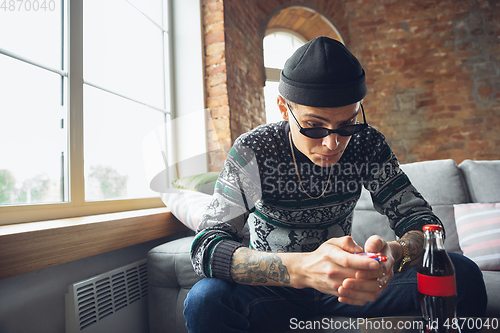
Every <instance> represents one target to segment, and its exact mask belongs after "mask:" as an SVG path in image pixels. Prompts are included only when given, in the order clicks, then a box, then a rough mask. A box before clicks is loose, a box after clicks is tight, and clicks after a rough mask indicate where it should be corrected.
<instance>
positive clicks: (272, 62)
mask: <svg viewBox="0 0 500 333" xmlns="http://www.w3.org/2000/svg"><path fill="white" fill-rule="evenodd" d="M305 43H306V40H305V39H304V38H302V37H301V36H298V35H297V34H295V33H291V32H290V33H289V32H283V31H279V32H271V33H269V32H268V34H267V36H266V37H265V38H264V66H265V67H266V85H265V87H264V96H265V103H266V121H267V123H272V122H276V121H280V120H282V117H281V114H280V112H279V110H278V107H277V106H276V97H277V96H278V94H279V93H278V83H279V81H280V73H281V70H282V69H283V66H284V65H285V62H286V60H287V59H288V58H289V57H290V56H291V55H292V54H293V53H294V52H295V51H296V50H297V49H298V48H299V47H301V46H302V45H304V44H305Z"/></svg>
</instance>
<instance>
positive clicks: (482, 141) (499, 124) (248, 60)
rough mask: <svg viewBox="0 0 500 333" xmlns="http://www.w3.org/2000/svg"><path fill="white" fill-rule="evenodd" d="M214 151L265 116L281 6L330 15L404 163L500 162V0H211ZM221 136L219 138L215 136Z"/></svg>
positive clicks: (213, 163) (214, 157)
mask: <svg viewBox="0 0 500 333" xmlns="http://www.w3.org/2000/svg"><path fill="white" fill-rule="evenodd" d="M202 5H203V13H204V29H205V53H206V58H205V65H206V88H207V89H206V91H207V96H206V97H207V107H208V108H209V109H210V112H211V116H212V118H213V119H214V128H212V129H211V131H210V132H209V141H210V140H215V139H218V140H220V142H221V143H222V146H223V148H222V150H221V151H216V152H212V153H211V155H210V169H211V170H219V169H220V166H221V165H222V162H223V160H224V158H225V154H226V153H227V151H228V150H229V148H230V146H231V144H232V142H233V141H234V140H235V139H236V137H238V135H240V134H242V133H244V132H246V131H248V130H250V129H252V128H254V127H256V126H257V125H260V124H263V123H264V122H265V111H264V96H263V85H264V81H265V77H264V68H263V67H264V66H263V59H262V38H263V37H264V31H265V29H266V26H267V24H268V22H269V21H270V19H271V18H272V17H273V15H275V14H276V13H278V12H279V11H280V10H281V9H283V8H285V7H287V6H291V5H302V6H306V7H309V8H311V9H314V10H316V11H317V12H319V13H320V14H322V15H324V16H325V17H326V18H327V19H329V20H330V21H331V22H332V23H333V24H334V25H335V27H336V28H337V29H338V30H339V32H340V34H341V35H342V37H343V39H344V42H345V43H346V45H347V46H348V47H349V49H350V50H351V51H352V52H353V53H354V54H355V55H356V56H357V57H358V58H359V60H360V62H361V63H362V65H363V66H364V68H365V70H366V73H367V80H368V81H367V83H368V87H369V92H368V95H367V96H366V98H365V102H364V103H365V106H366V108H365V109H366V111H367V119H368V122H369V123H370V124H372V125H373V126H375V127H376V128H378V129H379V130H380V131H382V133H384V134H385V135H386V138H387V140H388V142H389V144H390V145H391V146H392V148H393V150H394V151H395V152H396V154H397V155H398V157H399V159H400V161H401V162H403V163H406V162H414V161H421V160H430V159H443V158H451V159H454V160H455V161H456V162H458V163H460V162H461V161H462V160H463V159H466V158H470V159H499V158H500V134H499V133H500V46H499V36H500V2H498V1H494V0H491V1H487V0H481V1H480V0H407V1H399V0H375V1H373V0H345V1H341V0H338V1H331V0H322V1H320V0H316V1H314V0H303V1H287V0H246V1H243V0H224V1H222V0H220V1H218V0H202ZM215 134H216V135H215Z"/></svg>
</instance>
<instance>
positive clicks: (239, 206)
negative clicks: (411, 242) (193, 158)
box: [191, 121, 442, 281]
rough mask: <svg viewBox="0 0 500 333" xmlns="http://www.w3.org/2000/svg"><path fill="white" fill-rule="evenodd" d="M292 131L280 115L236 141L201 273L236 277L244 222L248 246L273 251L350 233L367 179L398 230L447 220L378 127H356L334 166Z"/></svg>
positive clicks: (201, 251) (378, 206)
mask: <svg viewBox="0 0 500 333" xmlns="http://www.w3.org/2000/svg"><path fill="white" fill-rule="evenodd" d="M288 132H289V124H288V122H286V121H281V122H277V123H272V124H266V125H261V126H259V127H257V128H255V129H254V130H252V131H250V132H248V133H245V134H243V135H241V136H240V137H239V138H238V139H237V140H236V141H235V142H234V144H233V147H232V148H231V150H230V152H229V154H228V156H227V158H226V160H225V162H224V165H223V168H222V170H221V173H220V175H219V178H218V180H217V182H216V185H215V190H214V194H213V196H212V200H211V202H210V204H209V205H208V206H207V208H206V210H205V214H204V215H203V217H202V220H201V222H200V224H199V226H198V230H197V234H196V236H195V238H194V241H193V244H192V248H191V261H192V264H193V267H194V269H195V272H196V273H197V274H198V275H201V276H204V277H216V278H220V279H224V280H227V281H232V279H231V274H230V265H231V257H232V254H233V252H234V251H235V250H236V249H237V248H238V247H240V246H244V245H243V243H244V230H248V238H249V239H248V240H247V242H248V246H249V247H250V248H252V249H256V250H260V251H273V252H310V251H314V250H315V249H317V248H318V247H319V246H320V245H321V244H322V243H323V242H325V241H326V240H328V239H330V238H332V237H342V236H346V235H350V234H351V225H352V219H353V212H354V207H355V206H356V203H357V201H358V199H359V197H360V195H361V188H362V187H364V188H366V189H367V190H368V191H369V192H370V195H371V198H372V201H373V206H374V208H375V210H377V211H378V212H379V213H380V214H384V215H386V216H387V218H388V223H389V225H390V227H391V228H392V229H393V230H394V232H395V234H396V236H398V237H401V236H402V235H404V234H405V233H406V232H408V231H410V230H422V226H424V225H425V224H440V225H442V223H441V221H440V220H439V218H438V217H436V215H434V213H433V212H432V208H431V207H430V205H429V204H428V203H427V201H426V200H425V199H424V198H423V197H422V195H421V194H420V193H419V192H418V191H417V190H416V189H415V188H414V187H413V185H412V184H411V182H410V180H409V179H408V177H407V176H406V174H405V173H404V172H403V171H402V170H401V169H400V168H399V163H398V160H397V158H396V156H395V154H394V153H393V152H392V150H391V149H390V147H389V145H388V144H387V143H386V141H385V138H384V136H383V135H382V134H381V133H380V132H378V131H377V130H376V129H374V128H373V127H371V126H368V128H366V129H365V130H363V131H361V132H360V133H357V134H355V135H353V136H352V137H351V140H350V141H349V143H348V145H347V146H346V149H345V151H344V153H343V155H342V157H341V158H340V160H339V161H338V162H337V163H336V164H335V165H333V166H331V167H320V166H318V165H315V164H314V163H312V162H311V161H310V160H309V159H308V158H307V157H306V156H305V155H304V154H302V153H301V152H300V151H299V150H297V149H296V148H295V146H294V145H293V142H290V140H289V136H288ZM291 147H292V149H294V154H295V157H296V164H295V163H294V162H293V158H292V154H291ZM332 168H333V169H332ZM297 172H299V174H300V179H301V181H302V182H301V183H302V186H301V185H300V183H299V180H298V177H297ZM330 173H331V174H330ZM325 187H326V189H325ZM303 188H304V189H305V191H306V192H307V193H308V194H309V195H311V196H312V197H317V196H319V195H320V194H321V193H323V191H325V193H324V195H323V196H321V197H320V198H318V199H311V198H310V197H309V196H307V195H306V194H305V193H304V189H303Z"/></svg>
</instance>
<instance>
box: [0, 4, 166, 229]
mask: <svg viewBox="0 0 500 333" xmlns="http://www.w3.org/2000/svg"><path fill="white" fill-rule="evenodd" d="M167 14H168V3H167V1H166V0H148V1H144V0H141V1H139V0H107V1H99V0H85V1H83V0H71V1H68V0H17V1H5V0H0V31H2V34H0V73H2V75H1V76H0V94H1V96H2V98H0V142H1V143H0V224H6V223H15V222H26V221H37V220H43V219H54V218H63V217H70V216H81V215H89V214H98V213H107V212H115V211H123V210H131V209H140V208H150V207H158V206H161V205H162V203H161V200H160V199H159V198H158V194H157V193H155V192H152V191H151V190H150V189H149V183H148V179H147V177H146V173H145V167H144V160H143V157H142V140H143V139H144V138H145V137H146V136H147V134H148V133H149V132H151V131H152V130H154V129H157V128H158V126H159V125H161V124H165V123H166V122H167V119H168V117H169V114H170V112H169V109H170V107H169V105H170V97H169V93H168V92H169V91H170V88H169V77H170V76H169V65H168V61H169V57H168V54H169V48H168V38H169V35H168V29H167V27H168V20H167V18H168V15H167Z"/></svg>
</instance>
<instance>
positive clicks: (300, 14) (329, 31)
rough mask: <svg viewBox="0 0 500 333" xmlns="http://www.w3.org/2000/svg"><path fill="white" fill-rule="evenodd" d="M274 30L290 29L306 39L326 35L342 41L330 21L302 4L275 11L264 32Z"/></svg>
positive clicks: (268, 32) (267, 32)
mask: <svg viewBox="0 0 500 333" xmlns="http://www.w3.org/2000/svg"><path fill="white" fill-rule="evenodd" d="M274 31H291V32H293V33H296V34H298V35H300V36H302V37H303V38H304V39H305V40H307V41H309V40H312V39H314V38H316V37H319V36H326V37H330V38H333V39H336V40H338V41H340V42H344V40H343V38H342V36H341V34H340V33H339V31H338V30H337V28H336V27H335V26H334V25H333V24H332V22H330V21H329V20H328V19H327V18H326V17H325V16H324V15H322V14H321V13H319V12H317V11H316V10H314V9H311V8H308V7H304V6H290V7H285V8H283V9H281V10H280V11H278V12H277V13H275V14H274V15H273V16H272V17H271V19H270V20H269V23H268V24H267V27H266V32H265V34H266V35H268V34H270V33H272V32H274Z"/></svg>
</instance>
